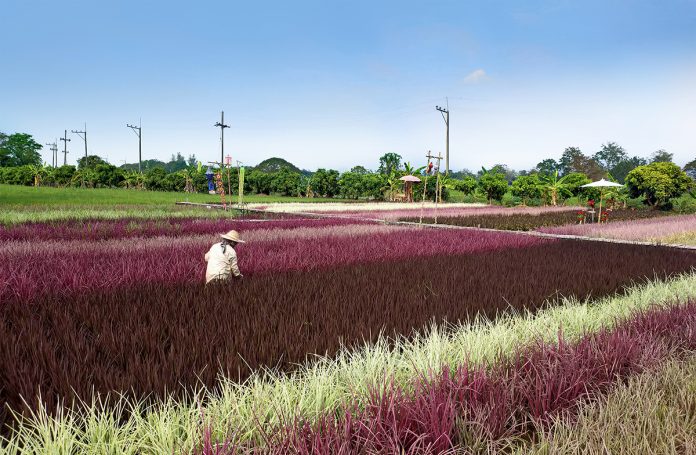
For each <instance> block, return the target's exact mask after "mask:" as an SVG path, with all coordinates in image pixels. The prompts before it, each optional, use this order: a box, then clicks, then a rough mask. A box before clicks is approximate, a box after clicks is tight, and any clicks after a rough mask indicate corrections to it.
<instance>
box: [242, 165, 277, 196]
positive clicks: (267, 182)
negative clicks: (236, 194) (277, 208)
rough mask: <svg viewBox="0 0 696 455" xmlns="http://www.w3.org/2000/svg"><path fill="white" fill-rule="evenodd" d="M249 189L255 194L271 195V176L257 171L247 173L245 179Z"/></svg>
mask: <svg viewBox="0 0 696 455" xmlns="http://www.w3.org/2000/svg"><path fill="white" fill-rule="evenodd" d="M245 180H246V181H247V182H248V183H249V186H250V189H251V191H252V192H254V193H256V194H271V193H272V192H273V175H272V174H269V173H267V172H261V171H259V170H257V169H254V170H252V171H251V172H249V173H248V174H247V176H246V178H245Z"/></svg>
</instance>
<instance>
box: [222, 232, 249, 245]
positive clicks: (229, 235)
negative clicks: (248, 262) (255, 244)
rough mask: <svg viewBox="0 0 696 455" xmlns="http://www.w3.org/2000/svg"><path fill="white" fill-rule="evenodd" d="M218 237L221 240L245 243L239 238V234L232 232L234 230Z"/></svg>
mask: <svg viewBox="0 0 696 455" xmlns="http://www.w3.org/2000/svg"><path fill="white" fill-rule="evenodd" d="M220 237H222V238H223V239H227V240H231V241H233V242H237V243H245V242H244V240H242V239H241V238H239V232H237V231H234V230H232V231H230V232H228V233H227V234H220Z"/></svg>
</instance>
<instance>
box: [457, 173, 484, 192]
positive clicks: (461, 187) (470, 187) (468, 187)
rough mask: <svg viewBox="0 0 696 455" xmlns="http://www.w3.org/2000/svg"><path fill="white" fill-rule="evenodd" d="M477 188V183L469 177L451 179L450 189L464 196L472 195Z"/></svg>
mask: <svg viewBox="0 0 696 455" xmlns="http://www.w3.org/2000/svg"><path fill="white" fill-rule="evenodd" d="M477 186H478V182H477V181H476V179H475V178H474V177H473V176H471V175H467V176H465V177H464V178H462V179H452V188H453V189H455V190H457V191H461V192H462V193H464V194H466V195H469V194H473V193H474V192H475V191H476V187H477Z"/></svg>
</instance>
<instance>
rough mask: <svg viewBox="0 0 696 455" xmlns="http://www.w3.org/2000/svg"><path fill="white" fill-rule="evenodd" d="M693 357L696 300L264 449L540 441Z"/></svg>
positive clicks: (420, 381) (398, 395)
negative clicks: (649, 373)
mask: <svg viewBox="0 0 696 455" xmlns="http://www.w3.org/2000/svg"><path fill="white" fill-rule="evenodd" d="M695 349H696V302H691V303H689V304H685V305H682V306H676V307H672V308H669V309H659V310H657V309H656V310H652V311H648V312H645V313H642V314H639V315H637V316H636V317H634V318H633V319H630V320H628V321H625V322H623V323H621V324H619V325H617V326H616V327H614V328H612V329H605V330H602V331H600V332H598V333H596V334H591V335H587V336H585V337H583V338H582V339H581V340H580V341H578V342H576V343H567V342H566V341H565V340H564V339H563V336H562V334H559V337H558V343H557V344H548V343H544V342H538V343H536V344H533V345H530V346H527V347H522V348H520V350H519V351H518V352H517V353H516V354H515V355H513V356H512V357H510V358H500V359H498V360H497V361H495V362H494V363H493V364H491V365H489V366H487V367H474V368H470V367H469V366H467V365H462V366H460V367H458V368H456V369H455V370H454V371H450V369H448V368H445V369H443V371H441V372H437V373H432V374H429V375H424V376H421V377H418V378H415V380H414V381H413V384H412V385H411V387H410V388H409V389H408V390H404V389H402V388H400V387H397V386H395V385H394V383H393V382H392V381H390V380H388V379H387V380H386V381H385V382H384V385H383V386H382V387H381V388H375V389H373V392H372V393H370V394H369V396H368V397H367V400H366V404H359V403H358V400H356V401H355V402H354V403H351V404H348V405H346V406H345V407H344V409H343V410H341V411H338V412H334V413H331V414H325V415H324V416H322V417H320V418H319V419H318V421H312V422H307V421H302V420H299V419H295V420H294V421H291V422H288V423H287V424H286V425H285V426H284V427H283V428H280V429H277V430H276V431H275V432H272V433H271V435H270V437H268V439H267V446H266V447H263V449H262V450H263V452H264V453H278V454H280V453H298V454H316V453H321V454H324V453H327V454H328V453H347V454H349V453H409V454H416V453H418V454H420V453H432V454H435V453H446V452H451V451H457V452H460V451H466V450H467V449H470V448H472V445H473V444H478V449H479V450H481V449H482V447H481V444H485V445H486V446H487V448H488V450H495V448H496V447H498V448H500V447H502V446H504V444H505V443H506V442H507V443H508V444H509V443H510V442H512V443H513V444H514V441H515V440H529V439H534V438H535V437H536V431H538V429H540V428H545V427H547V426H548V425H549V424H550V422H551V420H552V419H553V418H554V417H556V416H559V415H562V416H564V417H565V418H569V417H571V416H572V414H573V413H574V411H575V410H576V409H577V406H578V405H579V404H581V403H585V402H588V401H592V400H596V399H598V398H599V397H601V396H603V395H605V394H606V393H608V392H609V391H610V390H611V388H612V387H613V386H614V385H616V384H618V383H620V382H622V381H625V380H626V379H627V378H629V377H631V376H632V375H636V374H639V373H641V372H642V371H644V370H645V369H647V368H652V367H655V366H657V365H659V364H660V363H661V362H662V361H664V360H666V359H667V358H674V357H676V358H680V357H683V356H685V355H693V352H694V350H695ZM646 398H647V397H646ZM485 448H486V447H483V449H485ZM247 449H252V450H253V448H247ZM235 451H237V449H235Z"/></svg>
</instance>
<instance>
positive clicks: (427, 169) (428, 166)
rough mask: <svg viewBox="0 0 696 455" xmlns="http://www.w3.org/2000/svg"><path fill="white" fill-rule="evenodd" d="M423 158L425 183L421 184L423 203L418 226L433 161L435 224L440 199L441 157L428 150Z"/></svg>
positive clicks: (420, 222)
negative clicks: (425, 159) (435, 162)
mask: <svg viewBox="0 0 696 455" xmlns="http://www.w3.org/2000/svg"><path fill="white" fill-rule="evenodd" d="M425 157H426V158H427V159H428V161H427V162H426V166H425V182H424V183H423V201H422V203H421V213H420V220H419V221H418V224H422V223H423V209H425V196H426V194H427V190H428V175H430V173H431V172H433V166H432V163H433V160H437V166H436V167H435V169H434V172H435V176H436V180H435V212H434V215H435V224H437V208H438V203H439V201H440V198H441V197H442V193H441V192H442V185H441V184H440V161H441V160H442V155H440V153H439V152H438V154H437V156H435V155H433V154H432V152H431V151H430V150H428V154H427V155H425Z"/></svg>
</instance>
